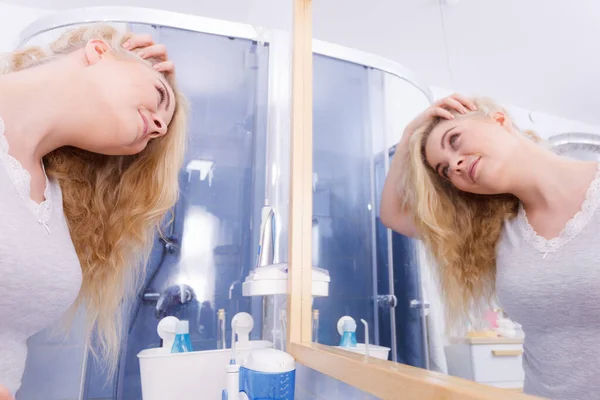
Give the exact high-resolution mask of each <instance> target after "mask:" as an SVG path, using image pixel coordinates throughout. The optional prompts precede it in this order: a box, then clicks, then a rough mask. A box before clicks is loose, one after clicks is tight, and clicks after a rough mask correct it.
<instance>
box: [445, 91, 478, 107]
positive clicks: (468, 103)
mask: <svg viewBox="0 0 600 400" xmlns="http://www.w3.org/2000/svg"><path fill="white" fill-rule="evenodd" d="M448 98H449V99H452V100H454V101H457V102H458V103H460V104H461V105H462V106H464V107H467V108H469V109H470V110H471V111H477V105H476V104H475V102H474V101H473V100H472V99H471V98H470V97H468V96H465V95H462V94H460V93H454V94H453V95H451V96H448Z"/></svg>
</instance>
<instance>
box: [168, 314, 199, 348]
mask: <svg viewBox="0 0 600 400" xmlns="http://www.w3.org/2000/svg"><path fill="white" fill-rule="evenodd" d="M190 351H194V349H193V348H192V341H191V340H190V323H189V321H179V322H177V326H176V328H175V340H174V341H173V347H172V348H171V353H187V352H190Z"/></svg>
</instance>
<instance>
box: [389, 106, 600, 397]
mask: <svg viewBox="0 0 600 400" xmlns="http://www.w3.org/2000/svg"><path fill="white" fill-rule="evenodd" d="M599 204H600V173H599V168H598V163H596V162H583V161H576V160H572V159H567V158H564V157H561V156H559V155H557V154H555V153H554V152H552V151H550V150H548V149H547V147H546V146H544V145H543V143H541V141H540V140H539V139H538V138H537V137H536V136H535V135H532V134H528V133H524V132H521V131H520V130H519V129H518V127H517V126H516V125H515V124H514V122H513V121H512V120H511V118H510V116H509V115H508V113H507V112H506V111H505V110H504V109H503V108H502V107H500V106H499V105H497V104H495V103H494V102H493V101H490V100H487V99H482V98H475V99H469V98H466V97H464V96H460V95H453V96H450V97H448V98H445V99H443V100H440V101H438V102H437V103H435V104H434V105H433V106H431V107H430V108H429V109H428V110H426V111H425V112H424V113H423V114H421V115H420V116H419V117H417V118H416V119H415V120H414V121H413V122H412V123H411V124H410V125H409V126H408V127H407V128H406V131H405V133H404V136H403V138H402V140H401V142H400V143H399V144H398V149H397V152H396V157H394V160H393V162H392V165H391V168H390V172H389V175H388V177H387V180H386V183H385V187H384V193H383V201H382V205H381V219H382V221H383V222H384V223H385V224H386V225H387V226H388V227H390V228H391V229H394V230H396V231H398V232H400V233H402V234H405V235H409V236H418V237H419V238H421V239H422V240H423V241H424V243H425V244H426V245H427V247H428V249H429V251H430V252H431V255H433V256H434V258H435V261H436V264H437V265H438V266H439V267H438V268H439V271H438V272H439V279H440V282H441V286H442V288H441V289H442V292H443V295H444V302H445V304H446V306H447V319H448V322H449V323H450V324H451V325H454V326H456V325H461V324H463V323H464V322H465V321H467V320H468V319H469V317H470V316H473V315H477V312H478V311H482V310H483V309H484V308H485V307H486V305H487V304H489V300H491V299H493V298H494V297H495V296H497V300H498V301H499V302H500V304H501V305H502V307H503V308H504V309H505V310H506V311H507V313H508V314H509V315H510V316H511V318H513V319H514V320H516V321H517V322H519V323H521V324H522V325H523V329H524V331H525V344H524V356H523V366H524V369H525V388H524V390H525V392H526V393H529V394H532V395H537V396H541V397H548V398H551V399H564V400H567V399H569V400H572V399H591V398H597V397H598V393H599V392H600V379H598V377H599V376H600V345H599V344H598V337H599V334H600V235H599V233H600V229H599V228H600V210H598V205H599ZM463 326H464V325H463Z"/></svg>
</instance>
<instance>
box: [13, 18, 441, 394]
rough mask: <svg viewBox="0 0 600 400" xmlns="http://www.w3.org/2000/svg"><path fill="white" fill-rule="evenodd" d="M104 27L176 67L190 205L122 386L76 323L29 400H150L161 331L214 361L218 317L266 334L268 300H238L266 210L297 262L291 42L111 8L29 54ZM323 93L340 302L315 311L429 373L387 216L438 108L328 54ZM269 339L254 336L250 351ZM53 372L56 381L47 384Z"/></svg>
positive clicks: (272, 34)
mask: <svg viewBox="0 0 600 400" xmlns="http://www.w3.org/2000/svg"><path fill="white" fill-rule="evenodd" d="M101 21H104V22H109V23H112V24H116V25H120V26H121V27H123V28H128V29H130V30H132V31H134V32H137V33H150V34H151V35H152V36H153V38H154V39H155V41H156V42H158V43H163V44H165V45H166V46H167V47H168V49H169V56H170V58H171V59H172V60H174V62H175V64H176V65H177V75H178V81H179V85H180V89H181V90H182V91H183V92H184V94H185V95H186V96H187V98H188V100H189V102H190V105H191V112H190V117H189V118H190V119H189V122H190V123H189V139H188V149H187V155H186V160H185V165H184V168H183V169H182V170H181V172H180V175H179V181H180V185H181V196H180V200H179V202H178V203H177V205H176V207H175V209H174V219H173V222H172V223H171V224H170V225H169V226H168V228H167V231H166V233H167V237H166V240H165V239H161V238H159V237H157V238H156V241H155V245H154V248H153V251H152V256H151V259H150V262H149V265H148V272H147V276H146V279H145V282H144V285H143V287H142V288H141V290H140V292H139V293H138V295H137V297H136V299H135V301H134V302H133V304H131V305H128V310H129V312H128V318H127V321H126V326H125V327H124V335H123V343H122V355H121V361H120V364H119V370H118V374H117V375H116V376H115V378H114V379H112V380H110V382H109V383H108V384H106V377H105V375H104V372H103V369H102V368H101V367H100V366H99V365H96V362H95V361H94V358H93V357H92V356H91V355H89V356H88V353H87V352H86V351H84V346H83V343H82V338H81V334H80V331H81V329H79V328H78V325H77V323H76V324H75V327H74V328H73V330H72V332H71V335H70V336H69V338H67V339H66V341H62V340H59V341H56V339H52V337H51V335H50V333H48V332H46V331H45V332H41V333H40V334H38V335H35V336H34V337H32V338H31V340H30V341H29V349H30V353H29V359H28V364H27V370H26V373H25V377H24V381H23V387H22V389H21V391H20V392H19V394H18V397H17V398H18V399H25V400H27V399H34V398H40V396H41V397H43V398H45V399H67V398H68V399H71V398H73V399H119V400H120V399H127V400H133V399H141V389H140V376H139V364H138V359H137V357H136V356H137V354H138V353H139V352H140V351H141V350H144V349H147V348H151V347H158V346H160V338H159V337H158V335H157V333H156V327H157V323H158V321H159V319H160V318H162V317H164V316H168V315H174V316H177V317H178V318H180V319H187V320H189V321H190V333H191V339H192V343H193V347H194V349H195V350H208V349H215V348H217V342H218V338H217V327H216V324H217V313H218V310H224V311H225V315H226V326H227V327H228V328H229V329H230V321H231V318H232V317H233V316H234V315H235V314H236V313H238V312H241V311H245V312H249V313H251V314H252V315H253V317H254V319H255V323H256V325H258V326H260V325H261V323H262V314H263V299H261V298H257V297H244V296H243V292H242V284H243V282H244V280H245V279H246V277H247V276H248V274H249V273H250V271H251V270H252V268H253V267H254V266H255V264H256V258H257V247H258V244H259V228H260V225H261V211H262V208H263V206H265V205H268V206H270V207H272V208H273V210H274V220H275V222H274V226H275V228H274V230H273V232H274V233H273V237H274V241H273V243H272V245H273V260H274V262H285V261H287V246H286V239H287V215H286V214H287V210H288V203H289V198H288V197H289V195H288V188H289V186H288V185H289V182H288V176H289V143H290V98H291V95H290V77H291V75H290V59H289V57H290V54H291V48H290V43H291V40H290V36H289V34H288V33H286V32H279V31H275V30H260V31H259V30H257V29H254V28H253V27H251V26H249V25H244V24H238V23H232V22H226V21H219V20H213V19H207V18H202V17H197V16H191V15H183V14H176V13H171V12H165V11H157V10H149V9H136V8H125V7H102V8H89V9H79V10H70V11H66V12H60V13H57V14H53V15H51V16H48V17H45V18H43V19H41V20H38V21H36V22H35V23H33V24H32V25H30V26H29V27H28V28H27V29H26V30H25V31H24V32H23V33H22V35H21V43H20V45H21V46H25V45H28V44H36V43H47V42H48V41H49V40H51V38H52V37H55V36H56V35H57V34H58V33H59V32H61V31H63V30H64V29H67V28H69V27H72V26H77V25H80V24H83V23H89V22H101ZM313 88H314V122H313V129H314V145H313V146H314V147H313V163H314V171H313V172H314V173H313V227H314V229H313V235H314V237H313V243H314V255H313V261H314V264H315V266H317V267H319V268H323V269H325V270H327V271H328V272H329V274H330V278H331V283H330V286H329V296H328V297H325V298H317V299H315V301H314V308H315V309H318V310H319V311H320V325H319V332H318V338H319V342H320V343H323V344H328V345H337V344H338V343H339V336H338V333H337V331H336V322H337V320H338V319H339V318H340V317H341V316H344V315H350V316H352V317H354V318H355V319H360V318H362V319H365V320H367V321H368V323H369V327H370V335H369V336H370V338H371V342H372V343H375V344H379V345H381V346H386V347H389V348H391V352H390V359H391V360H393V361H398V362H402V363H406V364H410V365H413V366H417V367H422V368H426V367H427V359H428V356H427V351H428V350H427V333H426V332H427V329H426V317H425V315H426V312H425V309H426V307H427V303H426V302H425V301H424V300H423V298H422V294H421V283H420V272H419V260H418V257H417V255H416V254H417V253H416V249H415V245H414V243H413V242H412V240H410V239H408V238H406V237H403V236H402V235H398V234H395V233H392V232H391V231H389V230H387V229H385V227H384V226H383V225H382V224H381V222H380V220H379V210H378V208H379V202H380V195H381V191H382V187H383V181H384V178H385V175H386V171H387V168H388V166H389V162H390V158H391V157H392V156H393V153H394V144H395V143H396V142H397V141H398V140H399V138H400V135H401V134H402V130H403V128H404V126H405V125H406V123H407V122H408V121H409V120H411V119H412V118H413V117H414V116H415V115H416V114H417V113H418V112H419V111H421V110H423V109H424V108H426V107H427V106H428V105H429V104H430V102H431V98H432V96H431V94H430V92H429V89H428V88H427V87H426V86H424V85H422V84H421V83H419V81H418V80H417V79H416V78H415V77H414V76H413V74H412V73H410V71H408V70H406V69H405V68H403V67H401V66H400V65H397V64H395V63H393V62H390V61H388V60H386V59H383V58H380V57H377V56H374V55H370V54H366V53H363V52H360V51H357V50H352V49H348V48H343V47H340V46H337V45H333V44H330V43H325V42H320V41H317V40H315V41H314V83H313ZM225 336H226V337H227V338H229V337H230V333H229V332H228V333H227V334H226V335H225ZM260 336H261V330H260V329H255V330H254V331H253V339H259V338H260ZM358 336H359V337H358V340H359V341H363V340H364V338H363V337H362V333H361V332H359V333H358ZM58 342H60V343H58ZM227 346H228V347H229V343H227ZM48 357H52V358H53V359H54V360H57V361H53V363H58V365H55V366H54V367H53V368H48V363H47V362H46V361H47V360H48ZM40 393H44V395H40ZM73 393H75V394H73Z"/></svg>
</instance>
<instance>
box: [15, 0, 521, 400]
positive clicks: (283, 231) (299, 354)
mask: <svg viewBox="0 0 600 400" xmlns="http://www.w3.org/2000/svg"><path fill="white" fill-rule="evenodd" d="M288 1H290V2H292V3H293V5H292V7H293V15H290V17H291V18H293V32H290V33H288V32H282V31H275V30H264V29H261V28H255V27H252V26H250V25H246V24H241V23H235V22H229V21H222V20H216V19H212V18H204V17H200V16H195V15H188V14H181V13H175V12H168V11H162V10H153V9H144V8H137V7H118V6H116V7H90V8H81V9H73V10H67V11H61V12H58V13H55V14H50V15H48V16H46V17H43V18H41V19H39V20H37V21H35V22H33V23H32V24H30V25H29V26H28V27H27V28H25V30H24V31H23V32H22V33H21V35H20V37H19V42H18V46H22V45H23V44H25V43H27V42H28V41H29V40H31V39H32V38H34V37H36V36H38V35H40V34H43V33H45V32H48V31H51V30H54V29H59V28H66V27H69V26H73V25H80V24H85V23H93V22H107V23H125V24H128V23H131V24H147V25H158V26H163V27H170V28H177V29H182V30H187V31H192V32H201V33H208V34H214V35H219V36H225V37H235V38H240V39H248V40H253V41H257V42H269V43H270V44H271V45H272V48H271V55H270V60H269V68H270V73H269V83H268V99H269V100H268V102H269V108H268V109H269V112H268V115H267V165H273V164H275V165H278V168H277V171H274V170H273V169H271V168H267V172H266V174H267V176H266V178H267V179H266V182H267V185H266V193H265V198H266V200H267V202H268V203H269V205H271V206H272V207H273V208H274V209H275V210H276V211H275V212H276V218H277V219H278V220H279V221H281V223H279V224H277V230H276V232H275V238H276V239H275V249H274V253H275V254H274V261H275V262H278V261H284V259H286V258H287V259H288V262H289V265H290V274H289V278H288V329H287V332H288V347H287V348H288V351H289V352H290V353H291V354H292V355H293V356H294V357H295V358H296V360H297V361H298V362H300V363H302V364H304V365H306V366H308V367H310V368H313V369H315V370H317V371H319V372H321V373H324V374H326V375H329V376H331V377H333V378H335V379H338V380H341V381H343V382H346V383H348V384H350V385H352V386H355V387H357V388H359V389H361V390H364V391H366V392H368V393H371V394H373V395H375V396H378V397H380V398H384V399H394V398H397V396H398V393H402V394H403V398H406V399H419V400H423V399H439V398H456V399H459V398H460V399H490V400H491V399H498V400H500V399H507V398H525V397H522V395H518V394H509V393H507V392H505V391H503V390H501V389H494V388H490V387H487V386H483V385H479V384H475V383H471V382H467V381H464V380H460V379H457V378H453V377H449V376H446V375H443V374H439V373H434V372H430V371H427V370H422V369H418V368H414V367H410V366H406V365H403V364H398V363H395V362H391V361H382V360H376V359H373V358H368V357H364V356H360V355H357V354H353V353H350V352H345V351H340V350H335V349H333V348H331V347H328V346H323V345H319V344H314V343H312V341H311V334H312V332H311V309H312V305H311V304H312V295H311V282H312V279H311V273H312V258H311V243H312V101H313V99H312V83H313V80H312V62H313V54H321V55H325V56H328V57H331V58H336V59H340V60H345V61H348V62H352V63H356V64H359V65H363V66H366V67H369V68H372V69H377V70H380V71H383V72H386V73H388V74H391V75H393V76H396V77H398V78H400V79H402V80H405V81H407V82H409V83H411V84H412V85H414V86H415V87H416V88H418V89H420V90H421V91H422V92H423V94H424V95H425V96H426V97H427V98H428V99H429V101H430V102H431V101H432V100H433V95H432V93H431V91H430V89H429V88H428V87H427V86H426V85H425V84H423V83H422V82H420V81H419V79H418V78H417V77H416V76H415V75H414V74H413V73H412V72H411V71H409V70H407V69H405V68H404V67H402V66H401V65H399V64H396V63H394V62H391V61H389V60H387V59H385V58H382V57H379V56H376V55H372V54H368V53H365V52H362V51H358V50H354V49H349V48H346V47H342V46H338V45H335V44H332V43H327V42H323V41H319V40H314V39H313V38H312V9H311V7H312V1H311V0H288ZM291 50H293V57H292V60H291V62H292V66H291V68H290V65H289V63H290V58H289V55H290V52H291ZM286 82H287V83H289V84H290V87H287V86H284V87H282V85H287V84H286ZM290 93H291V96H290ZM370 107H374V105H373V104H372V102H370ZM379 112H380V111H379ZM290 121H291V125H290ZM392 145H393V143H386V146H387V148H390V147H391V146H392ZM384 153H385V154H384V157H385V159H384V161H385V168H386V170H387V168H389V153H388V152H387V151H384ZM288 161H289V163H288ZM371 167H372V166H371ZM281 210H283V212H281ZM288 211H289V213H288ZM390 235H391V234H390V231H389V230H388V241H390ZM390 252H391V248H390V247H389V246H388V258H390V259H391V257H392V255H391V253H390ZM388 264H389V274H390V277H393V265H392V263H391V262H389V263H388ZM374 289H375V290H374V294H377V288H376V280H375V283H374ZM393 290H394V289H393V279H390V293H389V294H392V295H393V294H394V292H393ZM374 307H375V315H377V311H378V310H377V304H375V305H374ZM393 314H394V313H393V312H392V315H393ZM392 329H393V331H392V343H395V342H396V338H395V333H394V332H395V326H394V324H392ZM424 332H426V330H424ZM425 341H426V340H425ZM394 356H395V354H394ZM85 365H87V362H86V361H85V360H84V368H85ZM84 376H85V371H84V373H83V374H82V385H83V380H84Z"/></svg>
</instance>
